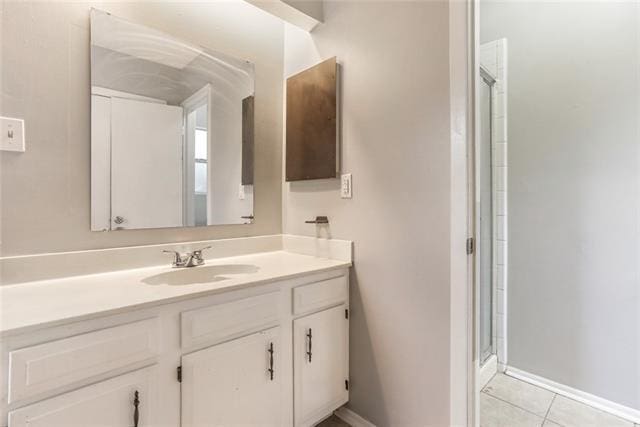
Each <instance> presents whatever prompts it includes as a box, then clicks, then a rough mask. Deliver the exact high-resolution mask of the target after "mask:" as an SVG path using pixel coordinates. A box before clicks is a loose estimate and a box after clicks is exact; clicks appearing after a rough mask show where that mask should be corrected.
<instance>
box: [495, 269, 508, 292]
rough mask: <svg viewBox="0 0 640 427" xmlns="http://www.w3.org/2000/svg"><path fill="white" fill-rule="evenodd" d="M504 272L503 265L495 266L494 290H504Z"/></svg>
mask: <svg viewBox="0 0 640 427" xmlns="http://www.w3.org/2000/svg"><path fill="white" fill-rule="evenodd" d="M505 272H506V267H505V266H504V265H497V266H496V288H498V289H501V290H504V289H505V286H504V285H505Z"/></svg>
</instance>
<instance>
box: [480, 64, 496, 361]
mask: <svg viewBox="0 0 640 427" xmlns="http://www.w3.org/2000/svg"><path fill="white" fill-rule="evenodd" d="M493 83H494V80H493V79H490V78H489V77H488V76H486V77H485V76H484V75H483V79H482V80H481V85H480V86H481V87H480V123H479V126H480V141H479V147H478V149H477V157H478V162H477V165H478V172H477V175H476V176H477V178H478V181H479V182H478V187H477V188H478V193H479V194H478V195H479V206H478V213H479V224H478V227H479V233H480V235H479V242H478V255H477V256H478V258H477V262H478V300H479V311H478V316H479V319H478V323H479V337H478V342H479V346H478V350H479V355H478V356H479V358H480V364H482V363H483V362H484V361H486V360H487V358H488V357H489V356H491V354H492V353H493V167H492V166H493V163H492V157H493V156H492V144H491V134H492V132H491V115H492V102H491V101H492V86H493Z"/></svg>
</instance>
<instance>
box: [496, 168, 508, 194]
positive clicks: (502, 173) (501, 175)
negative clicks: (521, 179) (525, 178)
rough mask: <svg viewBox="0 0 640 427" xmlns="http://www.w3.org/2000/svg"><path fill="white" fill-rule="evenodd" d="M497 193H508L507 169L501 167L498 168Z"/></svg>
mask: <svg viewBox="0 0 640 427" xmlns="http://www.w3.org/2000/svg"><path fill="white" fill-rule="evenodd" d="M495 179H496V191H507V182H506V181H507V167H506V166H500V167H497V168H496V175H495Z"/></svg>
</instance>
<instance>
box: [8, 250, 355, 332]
mask: <svg viewBox="0 0 640 427" xmlns="http://www.w3.org/2000/svg"><path fill="white" fill-rule="evenodd" d="M349 266H351V263H350V262H347V261H338V260H333V259H327V258H318V257H315V256H309V255H300V254H296V253H290V252H285V251H275V252H265V253H257V254H251V255H242V256H234V257H229V258H217V259H213V260H207V261H206V265H204V266H200V267H194V268H191V269H174V268H171V267H170V266H168V265H167V266H163V267H147V268H138V269H131V270H120V271H114V272H109V273H101V274H91V275H85V276H74V277H68V278H60V279H53V280H40V281H35V282H29V283H21V284H16V285H6V286H0V335H8V334H15V333H20V332H25V331H26V330H28V329H31V328H34V327H41V326H44V325H47V326H53V325H54V324H58V323H63V322H68V321H70V320H74V321H75V320H82V319H86V318H90V317H96V316H98V315H106V314H115V313H118V312H123V311H126V310H131V309H133V308H141V307H147V306H152V305H159V304H166V303H169V302H173V301H178V300H184V299H187V298H193V297H196V296H198V297H200V296H205V295H212V294H215V293H220V292H226V291H230V290H236V289H241V288H243V287H249V286H255V285H259V284H264V283H268V282H273V281H277V280H284V279H290V278H294V277H298V276H301V275H305V274H309V273H320V272H324V271H330V270H335V269H341V268H347V267H349ZM205 269H207V270H205ZM186 270H189V271H186ZM179 271H185V273H186V274H188V275H189V277H191V278H192V279H193V280H192V281H194V282H197V283H192V284H170V283H168V282H170V281H171V277H175V276H174V274H176V272H179ZM204 277H207V278H206V279H204ZM209 277H210V279H211V280H209Z"/></svg>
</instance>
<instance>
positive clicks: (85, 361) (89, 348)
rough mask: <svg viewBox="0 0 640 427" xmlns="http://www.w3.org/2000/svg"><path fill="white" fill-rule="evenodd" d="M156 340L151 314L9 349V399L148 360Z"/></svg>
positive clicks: (156, 346)
mask: <svg viewBox="0 0 640 427" xmlns="http://www.w3.org/2000/svg"><path fill="white" fill-rule="evenodd" d="M158 340H159V331H158V320H157V318H151V319H146V320H141V321H138V322H133V323H128V324H125V325H120V326H116V327H112V328H107V329H101V330H98V331H94V332H89V333H85V334H82V335H76V336H73V337H69V338H64V339H61V340H56V341H51V342H47V343H44V344H39V345H35V346H32V347H26V348H22V349H19V350H14V351H12V352H10V353H9V403H13V402H15V401H18V400H20V399H24V398H27V397H31V396H36V395H38V394H41V393H46V392H49V391H52V390H55V389H58V388H64V387H65V386H69V385H72V384H74V383H78V382H82V381H84V380H88V379H91V378H95V377H103V376H104V375H105V374H108V373H109V372H111V371H117V370H118V369H121V368H126V367H128V366H133V365H136V367H141V366H146V365H150V364H152V363H154V360H153V358H154V357H156V356H157V355H158V352H159V341H158ZM144 362H148V363H144Z"/></svg>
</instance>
